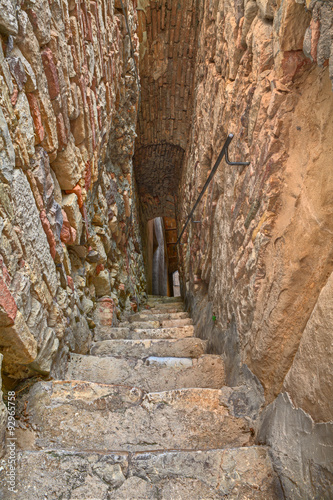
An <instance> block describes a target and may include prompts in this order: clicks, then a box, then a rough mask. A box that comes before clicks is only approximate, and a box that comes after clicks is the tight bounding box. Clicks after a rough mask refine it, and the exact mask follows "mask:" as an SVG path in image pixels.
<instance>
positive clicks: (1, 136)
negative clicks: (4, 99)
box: [0, 108, 15, 183]
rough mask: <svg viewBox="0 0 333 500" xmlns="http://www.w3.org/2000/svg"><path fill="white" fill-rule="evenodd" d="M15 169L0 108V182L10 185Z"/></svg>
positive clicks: (6, 127) (13, 155)
mask: <svg viewBox="0 0 333 500" xmlns="http://www.w3.org/2000/svg"><path fill="white" fill-rule="evenodd" d="M14 167H15V152H14V148H13V143H12V139H11V137H10V135H9V130H8V126H7V122H6V120H5V117H4V115H3V112H2V110H1V108H0V181H2V182H7V183H10V182H12V179H13V171H14Z"/></svg>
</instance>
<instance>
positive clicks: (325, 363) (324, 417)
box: [284, 274, 333, 422]
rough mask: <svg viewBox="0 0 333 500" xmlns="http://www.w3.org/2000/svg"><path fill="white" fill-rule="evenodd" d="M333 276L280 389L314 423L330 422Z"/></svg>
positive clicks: (310, 320) (316, 307)
mask: <svg viewBox="0 0 333 500" xmlns="http://www.w3.org/2000/svg"><path fill="white" fill-rule="evenodd" d="M332 325H333V274H331V276H330V277H329V279H328V281H327V283H326V285H325V286H324V288H323V289H322V291H321V293H320V295H319V298H318V302H317V304H316V306H315V308H314V310H313V312H312V314H311V316H310V319H309V321H308V323H307V325H306V327H305V329H304V331H303V335H302V339H301V342H300V345H299V348H298V351H297V353H296V356H295V358H294V361H293V364H292V366H291V368H290V370H289V372H288V374H287V376H286V378H285V381H284V389H285V390H286V391H288V393H289V395H290V396H291V399H292V401H293V404H294V405H295V406H297V407H298V408H302V409H303V410H304V411H306V412H307V413H309V414H310V415H311V417H312V418H313V419H314V420H315V421H316V422H328V421H333V405H332V398H333V389H332V388H333V370H332V359H333V342H332Z"/></svg>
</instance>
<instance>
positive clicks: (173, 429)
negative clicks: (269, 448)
mask: <svg viewBox="0 0 333 500" xmlns="http://www.w3.org/2000/svg"><path fill="white" fill-rule="evenodd" d="M25 400H27V404H26V405H25ZM21 404H22V408H23V407H24V405H25V407H24V410H23V412H24V419H25V420H24V421H25V422H26V421H27V420H26V419H27V417H26V416H27V415H29V420H28V421H29V426H30V429H33V439H32V438H31V430H30V431H29V432H30V434H29V435H30V440H31V439H32V440H33V441H34V446H35V448H37V449H38V448H42V447H44V448H45V447H48V446H52V447H54V448H59V449H67V450H82V451H85V450H86V451H88V450H93V451H103V452H104V451H144V450H150V451H151V450H162V449H196V448H199V449H206V448H207V449H210V448H215V447H218V448H222V447H225V446H236V447H237V446H246V445H249V444H251V442H252V437H251V432H250V429H249V425H248V423H247V421H246V420H245V419H244V418H237V417H235V416H232V415H231V414H230V412H229V409H228V408H227V406H225V405H224V404H223V398H222V391H221V390H217V389H180V390H172V391H163V392H151V393H144V392H143V391H142V390H140V389H138V388H136V387H133V388H132V387H126V386H110V385H106V384H94V383H90V382H83V381H63V382H59V381H58V382H56V381H55V382H38V383H36V384H35V385H34V386H33V387H32V388H31V390H30V393H29V394H28V395H27V396H26V397H25V398H23V400H22V402H21ZM27 432H28V431H21V432H19V433H18V436H19V441H18V444H19V445H20V446H21V448H24V447H25V445H24V443H25V442H26V439H25V436H24V435H25V434H27Z"/></svg>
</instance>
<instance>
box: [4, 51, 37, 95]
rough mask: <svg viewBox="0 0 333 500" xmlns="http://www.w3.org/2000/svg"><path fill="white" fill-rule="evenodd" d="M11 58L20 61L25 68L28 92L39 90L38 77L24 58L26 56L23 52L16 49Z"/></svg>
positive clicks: (11, 53)
mask: <svg viewBox="0 0 333 500" xmlns="http://www.w3.org/2000/svg"><path fill="white" fill-rule="evenodd" d="M10 57H14V58H16V59H18V60H19V61H20V62H21V64H22V66H23V69H24V72H25V77H26V81H25V90H26V92H34V91H35V90H37V81H36V75H35V73H34V71H33V69H32V67H31V64H30V63H29V61H28V60H27V59H26V58H25V57H24V55H23V54H22V52H21V51H20V49H19V48H18V47H14V48H13V50H11V52H10Z"/></svg>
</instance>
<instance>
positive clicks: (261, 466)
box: [8, 447, 282, 500]
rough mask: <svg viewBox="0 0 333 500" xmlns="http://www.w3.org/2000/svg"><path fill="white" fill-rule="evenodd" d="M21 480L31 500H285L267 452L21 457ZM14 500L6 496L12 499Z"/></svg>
mask: <svg viewBox="0 0 333 500" xmlns="http://www.w3.org/2000/svg"><path fill="white" fill-rule="evenodd" d="M194 468H195V470H196V478H195V479H194V478H193V469H194ZM78 470H79V471H80V474H78V473H77V471H78ZM37 471H39V474H37ZM59 471H61V473H59ZM208 471H209V472H208ZM18 477H19V481H18V493H17V495H18V494H21V495H24V496H25V498H26V499H27V500H32V499H36V500H44V497H45V496H46V495H47V497H48V498H50V500H53V499H56V498H57V496H59V495H62V496H63V498H66V499H67V498H74V499H75V500H87V499H88V498H90V496H91V495H92V494H93V495H95V496H96V495H97V496H96V498H98V499H99V500H104V499H105V500H106V499H108V498H111V499H121V498H123V499H124V500H129V499H134V498H135V499H139V498H140V500H141V499H142V500H143V499H152V500H157V499H159V500H170V499H171V498H172V499H174V500H176V499H177V500H178V499H179V500H180V499H182V500H183V499H184V500H201V499H202V498H205V499H209V500H213V499H214V500H215V499H218V498H221V499H222V498H223V497H225V495H228V496H229V497H231V496H232V497H233V498H239V499H241V498H242V499H244V498H251V499H261V500H266V499H268V498H270V499H275V498H282V495H281V490H280V487H279V484H278V480H277V478H276V475H275V474H274V472H273V470H272V467H271V463H270V458H269V454H268V451H267V449H266V448H264V447H251V448H239V449H232V450H213V451H180V452H174V451H172V452H162V453H161V452H152V453H144V454H143V453H135V454H133V455H128V454H127V453H124V452H122V453H108V454H101V453H91V452H90V453H89V452H88V453H75V452H68V451H60V450H53V451H51V450H50V451H46V452H40V451H35V452H20V453H19V454H18ZM46 478H47V480H46ZM70 495H71V496H70ZM88 495H89V496H88ZM12 498H15V496H13V497H11V496H10V493H8V500H12Z"/></svg>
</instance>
